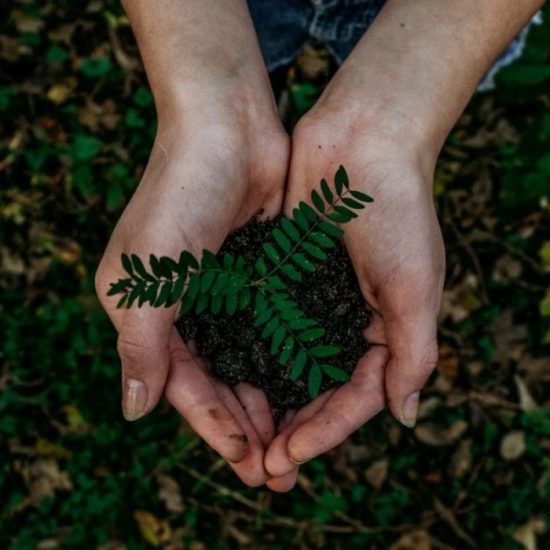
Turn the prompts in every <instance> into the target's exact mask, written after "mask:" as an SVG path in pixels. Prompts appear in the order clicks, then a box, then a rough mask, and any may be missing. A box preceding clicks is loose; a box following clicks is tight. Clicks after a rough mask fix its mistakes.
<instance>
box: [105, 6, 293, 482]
mask: <svg viewBox="0 0 550 550" xmlns="http://www.w3.org/2000/svg"><path fill="white" fill-rule="evenodd" d="M190 4H192V2H187V3H186V5H187V7H189V8H191V7H192V6H191V5H190ZM197 4H200V5H201V6H202V7H205V6H207V5H208V2H204V1H203V0H200V2H197ZM233 4H234V6H235V10H234V12H233V16H234V17H233V19H231V17H225V18H224V21H223V25H220V27H223V29H221V30H220V32H219V33H217V34H216V39H217V40H219V41H220V42H219V43H220V46H222V45H223V46H224V44H225V43H226V41H233V42H236V43H237V42H238V44H239V47H238V48H235V49H234V51H233V53H234V57H233V58H232V57H231V56H230V55H227V54H226V52H225V51H224V50H221V51H222V54H220V58H219V61H220V63H219V65H218V66H216V65H215V64H214V66H213V67H209V71H208V72H206V73H205V71H204V63H205V59H209V58H211V57H212V56H213V55H215V52H214V53H213V52H212V50H211V49H212V47H213V45H212V42H211V38H209V39H208V40H206V41H205V38H204V36H203V33H202V30H201V29H203V28H204V26H205V24H206V23H211V22H212V20H214V21H215V17H216V16H215V15H213V16H212V18H210V15H209V14H208V13H206V14H204V13H203V16H204V17H205V21H201V20H200V15H201V10H198V9H197V10H196V11H193V10H191V12H192V13H188V12H187V10H186V9H182V8H181V6H180V3H179V2H172V3H168V2H166V3H163V5H162V6H160V5H158V4H156V3H152V2H149V1H148V0H147V1H145V2H139V1H135V0H132V2H128V3H127V6H126V8H127V12H128V14H129V16H130V19H131V20H132V24H133V25H134V30H135V32H136V35H137V39H138V43H139V44H140V47H141V50H142V52H144V54H143V57H144V62H145V66H146V70H147V74H148V76H149V80H150V83H151V87H152V90H153V94H154V97H155V102H156V105H157V112H158V118H159V125H158V133H157V137H156V140H155V144H154V147H153V151H152V153H151V157H150V159H149V163H148V165H147V168H146V170H145V173H144V175H143V178H142V180H141V182H140V184H139V186H138V188H137V190H136V192H135V194H134V196H133V197H132V200H131V201H130V203H129V204H128V206H127V208H126V210H125V211H124V213H123V215H122V217H121V219H120V221H119V223H118V224H117V226H116V228H115V231H114V232H113V235H112V237H111V240H110V242H109V245H108V247H107V249H106V251H105V254H104V256H103V259H102V260H101V264H100V266H99V269H98V272H97V276H96V286H97V292H98V296H99V297H100V300H101V302H102V304H103V306H104V307H105V309H106V311H107V313H108V314H109V316H110V317H111V319H112V321H113V323H114V325H115V327H116V328H117V330H118V332H119V337H118V351H119V355H120V358H121V362H122V382H123V384H122V386H123V410H124V414H125V416H126V418H127V419H128V420H135V419H137V418H140V417H141V416H143V415H144V414H147V413H148V412H149V411H150V410H151V409H152V408H153V407H154V406H155V405H156V403H157V402H158V400H159V398H160V397H161V395H162V394H163V392H165V393H166V396H167V398H168V400H169V401H170V402H171V403H172V404H173V405H174V407H175V408H176V409H177V410H178V411H179V412H180V413H181V414H182V416H184V417H185V418H186V420H187V421H188V422H189V424H190V425H191V426H192V427H193V428H194V429H195V430H196V432H197V433H198V434H199V435H200V436H201V437H202V438H203V439H204V440H205V441H206V442H207V443H208V444H210V445H211V446H212V447H213V448H214V449H215V450H216V451H218V452H219V453H220V454H221V455H222V456H223V457H224V458H226V459H227V460H228V461H229V463H230V464H232V466H233V467H234V469H235V471H236V473H237V475H239V476H240V477H241V479H242V480H243V481H244V482H245V483H247V484H248V485H254V486H256V485H261V484H263V483H265V480H266V479H267V476H266V473H265V470H264V466H263V462H264V449H265V447H267V445H268V444H269V443H270V442H271V439H272V438H273V434H274V426H273V420H272V417H271V413H270V411H269V408H268V405H267V401H266V398H265V396H264V395H263V393H262V392H260V391H258V390H256V389H254V388H251V387H248V386H244V385H243V386H241V387H239V388H237V389H236V391H235V392H233V391H232V390H231V389H230V388H228V387H226V386H225V385H223V384H221V383H220V382H219V381H217V380H216V379H214V378H213V377H211V376H210V375H209V372H208V368H207V366H206V365H205V363H204V362H203V361H202V360H200V359H199V358H197V357H196V355H195V354H194V353H193V350H192V349H188V348H187V347H186V346H185V345H184V344H183V342H182V341H181V338H179V335H178V334H177V333H176V330H175V328H174V327H173V326H172V323H173V321H174V317H175V315H176V313H177V307H173V308H170V309H154V308H150V307H144V308H140V309H138V308H132V309H129V310H127V309H120V310H117V309H116V308H115V304H116V300H114V299H113V298H109V297H107V296H106V291H107V289H108V287H109V283H110V282H111V281H114V280H117V279H118V278H119V277H120V276H122V272H121V266H120V255H121V253H122V252H132V253H136V254H139V255H142V256H143V257H148V255H149V253H151V252H152V251H155V253H156V254H159V255H160V254H163V255H171V256H177V255H178V254H179V252H180V251H181V250H183V249H186V250H191V251H192V252H193V253H194V254H196V255H200V253H201V252H202V250H203V249H209V250H217V249H218V248H219V247H220V246H221V244H222V243H223V241H224V239H225V238H226V236H227V235H228V233H229V232H231V231H232V230H234V229H236V228H237V227H239V226H241V225H243V224H245V223H247V222H248V221H249V220H250V219H251V218H252V217H254V216H255V215H256V214H258V213H262V216H274V215H275V214H277V213H278V212H279V210H280V208H281V203H282V198H283V190H284V182H285V178H286V172H287V166H288V155H289V138H288V135H287V134H286V132H285V131H284V129H283V127H282V125H281V122H280V120H279V118H278V116H277V113H276V107H275V103H274V99H273V94H272V91H271V88H270V86H269V79H268V76H267V73H266V70H265V67H264V65H263V61H262V59H261V56H260V52H259V49H258V45H257V44H256V37H255V35H254V33H253V30H252V22H251V21H250V18H249V16H248V12H247V11H245V10H244V9H243V10H241V12H239V10H238V8H239V7H240V8H245V7H246V6H245V5H244V4H243V3H241V2H233ZM214 8H215V9H214ZM210 11H213V12H219V10H218V9H217V6H210ZM144 19H146V21H145V20H144ZM150 21H154V23H152V24H150V25H149V24H147V23H148V22H150ZM190 22H194V23H195V25H194V26H193V25H190ZM186 25H187V27H186V28H189V32H188V33H183V34H182V35H179V34H178V35H176V34H175V31H174V30H173V29H174V28H181V27H185V26H186ZM247 26H248V27H247ZM246 28H249V33H248V35H247V34H246V33H243V29H246ZM237 31H238V32H237ZM170 32H171V33H172V34H170ZM224 33H225V36H224ZM170 36H171V37H173V39H174V40H173V41H172V40H166V38H167V37H170ZM246 36H248V37H249V39H250V41H251V42H252V43H251V44H248V45H247V44H243V37H246ZM240 48H243V49H244V50H245V51H246V50H247V49H249V50H251V51H252V52H254V51H255V52H257V55H256V56H250V55H248V53H247V52H246V55H245V51H241V50H240ZM224 49H225V46H224ZM182 51H183V52H185V53H186V55H185V56H184V59H181V64H180V65H179V74H174V73H173V72H171V68H172V67H173V66H174V58H175V57H174V56H176V52H178V53H177V56H179V57H180V58H181V57H182V54H181V52H182ZM245 58H246V59H245ZM243 59H245V60H244V61H243ZM168 74H169V75H170V76H168ZM180 79H181V80H180ZM168 379H169V383H168V384H167V380H168Z"/></svg>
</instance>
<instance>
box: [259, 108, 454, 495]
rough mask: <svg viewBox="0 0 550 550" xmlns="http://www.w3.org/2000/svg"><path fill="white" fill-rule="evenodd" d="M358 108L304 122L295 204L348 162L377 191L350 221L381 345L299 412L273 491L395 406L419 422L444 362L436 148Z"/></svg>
mask: <svg viewBox="0 0 550 550" xmlns="http://www.w3.org/2000/svg"><path fill="white" fill-rule="evenodd" d="M376 126H377V125H376V124H369V123H368V122H367V121H365V122H363V121H362V120H361V115H360V114H358V113H353V114H350V115H349V116H347V117H346V116H345V114H344V113H342V112H339V111H338V110H334V109H331V110H328V111H327V110H326V109H323V108H322V107H320V108H314V109H313V111H311V112H310V113H309V114H308V115H306V116H305V118H303V119H302V121H301V122H300V123H299V124H298V126H297V127H296V129H295V131H294V134H293V137H292V160H291V166H290V173H289V182H288V188H287V195H286V197H285V211H286V212H287V213H290V212H291V210H292V208H293V207H294V206H296V204H297V203H298V202H299V201H300V200H305V201H309V196H310V192H311V190H312V189H317V188H318V185H319V181H320V180H321V178H325V179H326V180H327V181H329V182H330V181H332V180H333V177H334V173H335V172H336V170H337V169H338V166H339V165H343V166H344V167H345V169H346V170H347V172H348V174H349V177H350V182H351V186H352V188H355V189H357V190H361V191H363V192H365V193H367V194H369V195H370V196H372V197H373V198H374V202H373V203H372V204H369V205H367V206H366V208H365V209H364V210H361V211H360V212H358V214H359V217H358V218H356V219H354V220H352V221H351V222H349V223H348V224H346V225H344V226H343V229H344V231H345V234H344V244H345V246H346V248H347V250H348V253H349V255H350V257H351V260H352V263H353V266H354V269H355V272H356V274H357V277H358V281H359V285H360V287H361V291H362V293H363V295H364V297H365V300H366V301H367V303H368V304H369V306H370V307H371V308H372V310H373V318H372V321H371V324H370V326H369V327H368V329H367V331H366V334H365V336H366V338H367V340H368V341H369V342H370V344H371V347H370V348H369V350H368V351H367V353H366V354H365V355H364V356H363V357H362V358H361V359H360V360H359V362H358V364H357V367H356V369H355V371H354V373H353V375H352V377H351V380H350V381H349V382H348V383H346V384H344V385H342V386H341V387H339V388H338V389H336V390H331V391H328V392H326V393H324V394H322V395H321V396H319V397H318V398H317V399H316V400H314V401H313V402H311V403H310V404H308V405H307V406H305V407H304V408H302V409H301V410H299V411H297V412H296V414H294V416H293V417H292V418H291V419H290V420H289V421H288V422H287V424H286V425H285V426H284V427H282V429H281V430H280V431H279V433H278V435H277V436H276V437H275V439H274V440H273V442H272V444H271V445H270V448H269V449H268V452H267V454H266V461H265V466H266V470H267V472H268V474H269V476H270V479H269V480H268V482H267V484H268V486H269V487H271V488H272V489H273V490H277V491H286V490H289V489H291V488H292V486H293V485H294V482H295V479H296V472H297V468H298V466H297V464H299V463H302V462H305V461H307V460H310V459H312V458H314V457H316V456H318V455H320V454H322V453H324V452H326V451H328V450H330V449H332V448H333V447H335V446H336V445H338V444H339V443H341V442H342V441H344V440H345V439H346V438H347V437H348V436H349V435H350V434H351V433H352V432H354V431H355V430H356V429H358V428H359V427H360V426H361V425H362V424H364V423H365V422H367V421H368V420H369V419H370V418H372V417H373V416H374V415H376V414H377V413H378V412H379V411H380V410H382V409H383V407H384V405H385V404H387V406H388V407H389V409H390V411H391V412H392V414H393V415H394V416H395V417H396V418H397V419H398V420H400V421H401V422H402V423H403V424H404V425H406V426H409V427H412V426H413V425H414V423H415V420H416V414H417V409H418V398H419V392H420V390H421V388H422V387H423V385H424V384H425V382H426V380H427V379H428V377H429V375H430V373H431V372H432V370H433V368H434V367H435V365H436V362H437V342H436V320H437V315H438V311H439V305H440V298H441V293H442V287H443V280H444V249H443V242H442V238H441V232H440V228H439V224H438V222H437V218H436V215H435V211H434V206H433V201H432V191H431V182H432V173H433V163H434V160H433V159H435V155H432V156H429V155H428V154H427V152H423V151H418V150H416V149H415V148H414V147H413V144H412V143H407V141H406V140H399V139H395V138H393V136H391V135H390V132H385V131H379V130H377V127H376Z"/></svg>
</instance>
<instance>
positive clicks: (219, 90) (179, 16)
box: [122, 0, 272, 118]
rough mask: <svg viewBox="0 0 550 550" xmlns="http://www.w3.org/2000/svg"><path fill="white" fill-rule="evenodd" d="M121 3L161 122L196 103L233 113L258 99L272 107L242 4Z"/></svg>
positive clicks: (197, 0)
mask: <svg viewBox="0 0 550 550" xmlns="http://www.w3.org/2000/svg"><path fill="white" fill-rule="evenodd" d="M122 4H123V6H124V8H125V10H126V13H127V14H128V17H129V19H130V23H131V25H132V28H133V31H134V34H135V36H136V39H137V43H138V46H139V49H140V52H141V56H142V58H143V63H144V66H145V70H146V73H147V76H148V79H149V83H150V85H151V89H152V91H153V95H154V96H155V103H156V106H157V110H158V111H159V117H160V116H161V115H163V114H164V113H165V112H166V111H167V112H168V118H169V117H170V113H171V111H172V110H173V108H174V105H181V104H185V103H187V104H189V102H190V101H191V102H194V101H196V100H199V101H202V102H203V103H204V104H208V103H209V104H210V105H212V106H214V105H215V104H216V103H219V102H226V103H229V104H231V105H232V106H234V107H235V108H236V109H247V108H250V105H252V104H256V103H257V101H258V97H260V98H262V101H267V102H270V101H271V102H272V99H271V98H270V94H269V91H270V88H269V79H268V76H267V72H266V69H265V66H264V63H263V60H262V56H261V53H260V49H259V46H258V43H257V39H256V35H255V32H254V27H253V24H252V21H251V19H250V15H249V12H248V7H247V4H246V1H245V0H227V1H224V2H223V3H222V2H219V1H217V0H185V1H184V0H179V1H178V0H163V1H152V0H122ZM233 91H234V92H235V95H234V96H232V95H231V94H232V92H233ZM254 94H255V96H256V97H255V98H253V96H254ZM266 96H267V97H266ZM252 99H254V101H252Z"/></svg>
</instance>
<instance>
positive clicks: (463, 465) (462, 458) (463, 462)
mask: <svg viewBox="0 0 550 550" xmlns="http://www.w3.org/2000/svg"><path fill="white" fill-rule="evenodd" d="M471 469H472V440H471V439H466V440H465V441H461V442H460V445H459V446H458V449H457V450H456V451H455V452H454V454H453V456H452V457H451V461H450V463H449V469H448V472H449V475H450V476H451V477H454V478H455V479H461V478H463V477H464V476H465V475H466V474H467V473H468V472H469V471H470V470H471Z"/></svg>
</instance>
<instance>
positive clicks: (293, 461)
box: [288, 456, 309, 466]
mask: <svg viewBox="0 0 550 550" xmlns="http://www.w3.org/2000/svg"><path fill="white" fill-rule="evenodd" d="M288 458H289V459H290V462H292V464H296V466H301V465H302V464H305V463H306V462H309V458H307V459H306V460H301V461H298V460H294V459H293V458H291V457H290V456H289V457H288Z"/></svg>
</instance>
